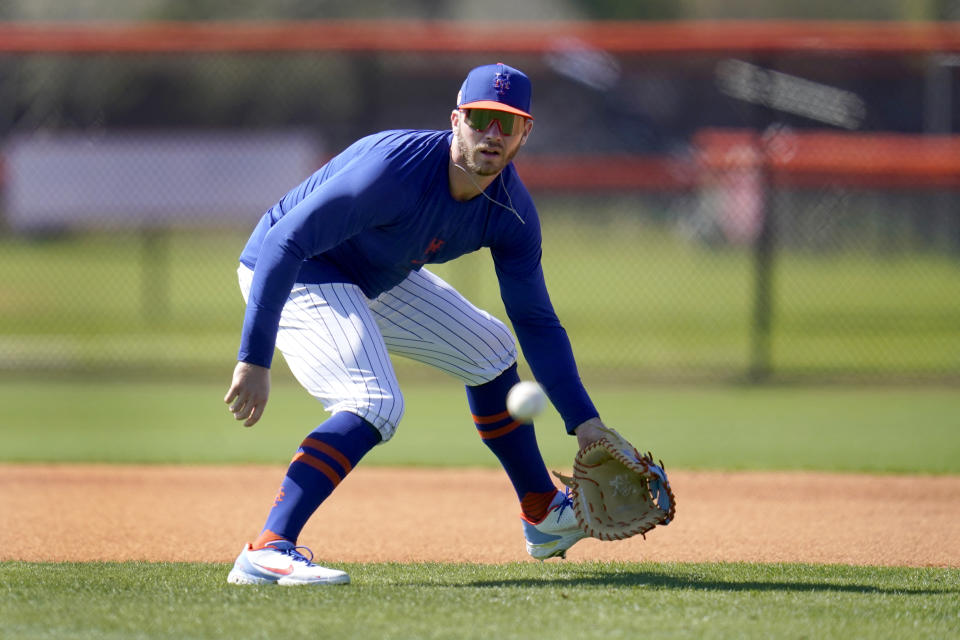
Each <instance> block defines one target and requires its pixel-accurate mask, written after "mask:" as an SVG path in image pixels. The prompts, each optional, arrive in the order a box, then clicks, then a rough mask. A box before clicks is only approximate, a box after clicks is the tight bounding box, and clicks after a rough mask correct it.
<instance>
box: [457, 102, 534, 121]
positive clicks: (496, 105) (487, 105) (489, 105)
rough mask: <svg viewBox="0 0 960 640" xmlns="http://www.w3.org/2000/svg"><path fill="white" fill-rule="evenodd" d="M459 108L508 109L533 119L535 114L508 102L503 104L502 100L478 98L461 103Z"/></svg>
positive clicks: (507, 110)
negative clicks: (512, 105) (474, 100)
mask: <svg viewBox="0 0 960 640" xmlns="http://www.w3.org/2000/svg"><path fill="white" fill-rule="evenodd" d="M457 108H458V109H491V110H493V111H506V112H507V113H515V114H517V115H518V116H523V117H524V118H530V119H531V120H533V116H532V115H530V114H529V113H527V112H526V111H522V110H520V109H517V108H515V107H511V106H510V105H508V104H503V103H502V102H496V101H494V100H477V101H476V102H468V103H467V104H461V105H460V106H459V107H457Z"/></svg>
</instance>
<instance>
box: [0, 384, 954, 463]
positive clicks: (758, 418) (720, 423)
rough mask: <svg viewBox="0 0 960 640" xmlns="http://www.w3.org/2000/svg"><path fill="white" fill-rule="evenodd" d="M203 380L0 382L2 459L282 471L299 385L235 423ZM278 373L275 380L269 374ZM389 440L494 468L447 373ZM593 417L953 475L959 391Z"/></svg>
mask: <svg viewBox="0 0 960 640" xmlns="http://www.w3.org/2000/svg"><path fill="white" fill-rule="evenodd" d="M224 376H225V377H224V379H223V380H222V381H221V383H220V384H217V383H213V382H205V383H199V382H188V383H171V382H147V381H134V382H118V381H114V382H103V381H87V382H75V381H60V382H49V381H48V382H30V381H26V382H17V381H9V380H8V381H4V382H3V383H2V384H0V406H2V407H3V429H2V430H0V452H2V454H0V455H2V459H4V460H8V461H18V462H44V461H53V462H87V461H95V462H109V463H120V462H144V463H214V464H223V463H232V462H261V463H286V462H287V461H288V460H289V458H290V456H291V455H292V453H293V450H294V449H295V447H296V444H297V443H299V442H300V441H301V440H302V439H303V437H304V436H305V435H306V433H308V432H309V431H310V430H312V429H313V427H314V426H315V425H317V424H319V423H320V422H322V421H323V420H324V419H325V415H326V414H325V413H324V412H323V410H322V407H321V406H320V404H319V403H318V402H317V401H315V400H314V399H313V398H311V397H310V396H309V395H307V394H306V392H304V391H303V390H302V389H300V388H299V387H298V386H296V385H294V384H291V383H288V382H285V381H283V380H282V378H281V380H280V381H278V382H277V383H276V384H275V385H274V389H273V391H272V396H271V399H270V403H269V404H268V405H267V412H266V414H265V416H264V418H263V420H261V422H260V423H259V424H257V425H256V426H255V427H253V428H252V429H247V428H244V427H242V426H240V425H239V424H237V423H236V422H234V421H233V419H232V418H231V417H230V415H229V412H228V411H227V409H226V406H225V405H224V404H223V402H222V398H223V394H224V392H225V391H226V387H227V385H228V383H229V377H228V376H229V371H226V372H224ZM278 377H280V376H278ZM404 389H405V399H406V406H407V412H406V415H405V417H404V420H403V423H402V424H401V425H400V428H399V430H398V432H397V435H396V436H395V437H394V439H393V440H392V441H391V442H389V443H388V444H386V445H384V446H381V447H377V448H376V449H374V451H373V452H371V454H370V455H369V456H368V458H366V459H365V462H364V464H380V465H418V466H454V467H458V466H495V465H496V459H495V458H493V456H491V455H490V454H489V452H487V450H486V448H485V447H483V446H482V445H481V444H480V442H479V439H478V438H477V436H476V432H475V429H474V427H473V423H472V422H471V420H470V416H469V413H468V411H467V408H466V402H465V399H464V394H463V390H462V387H461V386H459V385H458V383H457V382H455V381H453V380H452V379H438V380H435V381H431V382H427V381H423V380H420V381H413V382H410V383H408V384H405V385H404ZM592 396H593V398H594V401H595V403H596V404H597V406H598V408H599V410H600V412H601V414H602V416H603V417H604V419H605V420H606V421H607V422H608V423H609V424H611V425H613V426H616V427H617V428H618V429H620V430H621V431H623V433H624V434H625V435H627V437H629V438H631V439H632V440H633V441H634V442H636V443H638V446H642V447H644V448H649V449H651V450H653V451H654V452H656V453H657V455H659V456H661V457H662V458H663V459H664V461H665V462H667V464H668V466H670V467H677V468H683V469H818V470H824V471H845V472H858V471H870V472H880V473H891V472H892V473H910V472H912V473H933V474H944V473H949V474H955V473H960V394H958V393H957V392H956V391H955V390H953V389H950V388H929V387H924V388H913V389H911V388H906V389H903V388H896V387H893V388H887V387H880V388H862V387H861V388H858V387H852V388H848V387H839V388H821V387H756V388H754V387H722V386H716V387H706V388H702V389H697V388H692V387H641V388H628V387H621V388H616V387H612V388H611V387H605V386H600V387H598V388H596V389H593V390H592ZM537 431H538V435H539V440H540V444H541V447H542V449H543V452H544V457H545V459H546V460H547V462H548V463H549V464H553V465H558V466H560V465H563V466H567V465H569V460H570V458H571V456H572V453H573V450H574V449H573V448H574V446H575V445H574V440H573V439H572V438H570V437H568V436H566V435H565V433H564V430H563V426H562V422H561V421H560V417H559V416H558V415H557V414H556V413H555V412H554V411H553V410H552V409H550V410H549V411H548V412H547V413H545V414H544V416H543V417H542V419H540V420H539V421H538V423H537Z"/></svg>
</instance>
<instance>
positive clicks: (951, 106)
mask: <svg viewBox="0 0 960 640" xmlns="http://www.w3.org/2000/svg"><path fill="white" fill-rule="evenodd" d="M895 26H896V25H894V27H895ZM717 29H718V31H717V32H716V33H717V38H716V39H717V41H718V43H721V44H715V45H714V46H704V45H703V42H702V41H699V40H696V39H692V40H690V41H689V42H687V44H686V47H684V46H683V43H682V42H681V44H679V45H676V46H673V47H672V48H671V47H662V48H661V50H656V49H654V50H646V49H645V48H644V44H643V41H639V40H638V41H637V42H634V43H633V44H632V45H630V46H626V45H623V44H619V45H617V46H612V47H610V48H608V49H605V48H604V47H603V46H599V45H598V44H597V43H595V42H594V43H591V42H590V41H584V40H576V39H571V38H570V37H563V38H554V39H553V40H551V41H550V44H549V46H547V45H544V46H531V47H530V48H528V49H525V50H524V49H518V48H516V47H514V48H513V49H511V50H508V53H503V52H502V51H498V49H497V47H496V46H492V45H487V46H488V49H484V48H483V46H482V45H478V44H476V43H474V44H472V45H471V46H470V47H468V50H467V51H466V52H462V53H459V54H457V51H456V49H455V48H452V47H451V50H449V51H444V52H438V51H428V50H424V47H423V46H422V43H421V46H413V47H412V48H411V50H409V51H405V50H403V49H402V47H400V46H399V45H397V44H396V42H395V41H391V42H392V43H393V44H390V47H392V48H388V50H382V51H381V50H378V49H377V42H376V40H377V39H376V38H374V39H373V40H372V41H371V42H369V43H367V44H366V45H364V46H362V47H360V46H358V47H350V46H346V45H344V46H341V47H339V48H331V47H323V46H317V47H315V49H316V50H310V47H303V48H302V50H293V51H292V50H290V47H285V46H282V45H280V46H277V47H275V49H273V50H270V48H269V47H260V48H259V49H261V50H257V51H253V50H252V49H255V48H257V47H250V46H249V42H247V43H246V45H244V44H242V43H241V44H240V45H233V46H222V47H216V46H213V47H211V50H210V51H198V50H197V49H198V48H200V47H198V46H197V43H196V42H194V44H193V45H191V46H190V47H185V50H184V51H177V50H176V46H175V45H174V46H172V47H171V46H167V47H161V46H158V47H153V46H152V45H151V42H150V41H149V38H151V37H152V38H158V37H159V36H156V35H154V36H149V35H147V36H144V35H143V34H141V36H140V37H146V38H147V40H146V41H141V42H139V44H138V45H131V46H128V47H126V48H125V47H120V46H118V45H116V43H114V44H113V45H111V44H110V43H109V42H106V43H103V42H101V43H99V45H98V43H97V42H96V40H95V39H94V41H92V42H87V43H86V44H85V45H84V47H83V48H82V51H80V50H79V49H78V48H77V47H75V48H74V49H72V50H71V49H70V48H69V47H51V50H44V47H43V46H36V47H34V50H29V51H28V50H26V48H21V50H19V51H11V50H9V48H8V50H7V52H6V53H0V158H2V165H0V166H2V173H0V188H2V201H0V221H2V222H0V224H2V227H0V228H2V231H0V272H2V274H3V277H2V278H0V369H2V370H5V371H10V372H17V371H25V370H33V371H71V372H91V371H97V372H103V373H109V372H117V373H121V374H124V375H126V374H129V373H131V372H134V371H143V372H148V373H175V374H177V375H181V374H185V373H189V372H196V373H201V374H206V373H209V372H211V371H214V370H215V371H217V372H219V373H221V374H222V372H223V371H225V370H229V368H230V367H231V366H232V364H231V363H232V361H233V359H234V357H235V352H236V347H237V342H238V335H239V328H240V322H241V320H242V304H241V300H240V295H239V292H238V290H237V286H236V283H235V265H236V259H237V256H238V254H239V251H240V249H241V248H242V246H243V243H244V242H245V239H246V234H248V233H249V231H250V230H251V229H252V226H253V224H254V223H255V222H256V220H257V219H258V218H259V216H260V215H261V214H262V213H263V211H264V210H265V209H266V208H268V207H269V206H270V205H271V204H272V203H273V202H274V201H276V200H277V199H278V198H279V197H281V196H282V195H283V194H284V193H285V192H286V191H287V189H289V188H290V187H292V186H293V185H295V184H296V183H298V182H299V181H300V180H302V179H303V177H305V176H306V175H307V174H309V173H310V172H312V171H313V170H314V169H315V168H316V167H317V166H318V165H319V163H322V162H323V159H324V158H327V157H329V156H330V155H332V154H334V153H336V152H337V151H338V150H339V149H341V148H343V147H344V146H345V145H346V144H349V143H350V142H351V141H352V140H353V139H355V138H356V137H358V136H361V135H364V134H367V133H372V132H374V131H377V130H380V129H387V128H436V129H441V128H446V127H447V126H449V112H450V110H451V108H452V106H453V104H454V99H455V96H456V92H457V89H458V88H459V85H460V82H461V80H462V77H463V75H464V73H465V72H466V70H468V69H469V68H470V67H472V66H474V65H475V64H480V63H485V62H489V61H491V60H494V59H503V60H504V61H506V62H509V63H510V64H512V65H514V66H517V67H520V68H522V69H524V70H525V71H526V72H527V73H528V74H529V75H530V76H531V77H532V79H533V81H534V107H533V108H534V113H535V116H536V123H535V128H534V133H533V136H532V137H531V139H530V142H529V144H528V145H527V146H526V148H525V149H524V151H523V152H522V153H521V156H520V157H519V158H518V161H517V165H518V169H519V171H520V173H521V176H522V177H524V179H525V181H526V182H527V183H528V185H529V187H530V188H531V191H532V192H533V195H534V199H535V201H536V202H537V204H538V207H539V209H540V213H541V216H542V218H543V225H544V238H545V240H544V262H545V267H546V271H547V278H548V284H549V285H550V286H551V291H552V295H553V299H554V303H555V306H556V307H557V311H558V313H559V315H560V317H561V320H562V321H563V322H564V324H565V326H566V327H567V329H568V332H569V333H570V335H571V338H572V340H573V342H574V347H575V351H576V353H577V356H578V360H579V362H580V363H581V366H582V368H583V369H584V371H585V373H586V375H589V376H592V377H595V378H602V377H610V378H617V379H624V378H635V379H638V378H658V379H710V378H724V379H730V378H751V379H764V378H769V377H771V376H772V377H783V378H787V377H803V376H808V377H814V378H817V377H819V378H823V377H827V376H829V377H834V378H835V377H845V376H849V377H855V378H859V379H863V378H878V377H889V378H896V379H906V378H909V379H935V380H943V379H949V378H955V377H956V376H957V375H958V374H960V198H958V196H960V144H958V143H957V138H955V137H953V136H951V133H952V132H953V131H956V130H957V129H958V126H960V115H958V113H960V109H957V105H960V78H958V75H960V72H958V67H960V37H958V35H957V31H956V29H952V30H948V31H946V32H945V33H946V36H948V37H946V38H941V40H940V41H939V42H940V43H941V45H942V46H935V45H924V46H904V45H903V44H902V42H901V41H898V40H897V39H896V38H891V40H890V42H891V50H889V51H884V50H882V46H879V45H877V44H876V42H874V41H872V40H869V39H868V38H864V39H863V42H868V41H869V42H871V43H872V44H871V47H873V48H872V49H871V50H870V51H869V52H867V53H864V52H863V51H859V50H857V47H856V46H853V45H850V46H848V47H847V48H846V49H843V48H830V47H826V48H823V47H821V48H817V47H802V46H801V47H797V48H790V47H786V46H785V47H780V48H771V47H769V46H759V45H758V48H757V49H749V48H747V47H738V46H735V43H736V37H735V36H736V34H730V33H726V32H724V30H723V28H722V27H717ZM538 33H539V32H538ZM762 33H763V27H762V26H760V27H757V32H756V33H755V34H754V35H762ZM442 35H443V34H438V36H437V37H438V38H439V37H441V36H442ZM642 35H643V34H639V35H638V38H640V37H641V36H642ZM72 37H74V38H75V39H76V37H77V36H76V33H74V35H73V36H72ZM418 37H422V36H420V35H418V34H414V35H410V36H408V39H409V40H410V41H411V42H413V41H414V40H415V39H416V38H418ZM742 37H743V38H749V37H750V35H749V34H745V35H742ZM622 38H623V39H624V40H623V41H624V42H630V41H629V34H626V35H623V36H622ZM800 41H801V40H798V42H800ZM279 42H283V41H282V40H281V41H279ZM345 42H350V40H349V38H347V39H346V40H345ZM611 42H613V41H611ZM616 42H620V40H618V41H616ZM898 42H901V44H899V45H898V44H897V43H898ZM911 42H916V38H915V37H914V39H913V40H911ZM722 43H727V44H722ZM153 44H157V43H153ZM651 46H653V45H651ZM864 46H866V45H864ZM156 48H159V49H163V50H162V51H160V52H154V50H155V49H156ZM263 49H265V50H263ZM509 51H512V52H509ZM434 270H435V271H436V272H438V273H439V274H440V275H442V276H443V277H445V278H447V279H448V280H449V281H450V282H451V283H452V284H454V285H455V286H457V287H458V288H459V289H460V290H461V291H462V292H463V293H464V294H465V295H467V297H468V298H471V299H472V300H473V301H474V302H475V303H477V304H478V305H479V306H482V307H485V308H487V309H489V310H491V311H492V312H494V313H496V314H497V315H500V316H501V317H503V315H504V314H503V311H502V306H501V304H500V302H499V298H498V293H497V289H496V281H495V277H494V275H493V271H492V267H491V264H490V260H489V256H488V255H486V254H485V253H483V252H481V253H478V254H471V255H470V256H467V257H465V258H463V259H461V260H459V261H455V262H453V263H450V264H447V265H437V266H436V268H435V269H434Z"/></svg>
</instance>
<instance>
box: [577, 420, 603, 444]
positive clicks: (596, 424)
mask: <svg viewBox="0 0 960 640" xmlns="http://www.w3.org/2000/svg"><path fill="white" fill-rule="evenodd" d="M609 431H610V429H609V428H608V427H606V426H604V424H603V421H602V420H600V418H590V419H589V420H587V421H586V422H583V423H581V424H580V426H578V427H577V428H576V429H574V430H573V432H574V433H575V434H577V444H578V445H579V447H580V449H581V450H582V449H585V448H586V447H588V446H590V445H591V444H593V443H594V442H596V441H597V440H599V439H600V438H602V437H603V436H605V435H606V434H607V433H609Z"/></svg>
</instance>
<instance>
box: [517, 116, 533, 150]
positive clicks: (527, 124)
mask: <svg viewBox="0 0 960 640" xmlns="http://www.w3.org/2000/svg"><path fill="white" fill-rule="evenodd" d="M532 130H533V120H530V119H525V120H524V121H523V137H521V138H520V144H521V145H524V144H526V143H527V138H529V137H530V132H531V131H532Z"/></svg>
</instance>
